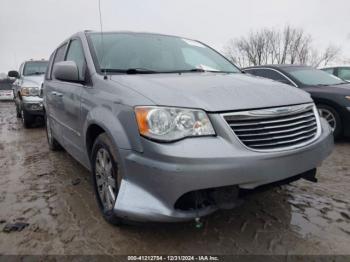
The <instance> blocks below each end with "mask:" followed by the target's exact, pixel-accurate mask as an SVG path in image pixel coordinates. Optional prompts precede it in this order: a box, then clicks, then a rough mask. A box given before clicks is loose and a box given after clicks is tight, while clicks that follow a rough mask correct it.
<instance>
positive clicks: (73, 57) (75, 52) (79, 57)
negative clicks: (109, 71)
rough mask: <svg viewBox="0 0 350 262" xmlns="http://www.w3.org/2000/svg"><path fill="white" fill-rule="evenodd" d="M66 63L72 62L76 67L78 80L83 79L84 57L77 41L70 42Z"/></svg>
mask: <svg viewBox="0 0 350 262" xmlns="http://www.w3.org/2000/svg"><path fill="white" fill-rule="evenodd" d="M65 60H66V61H74V62H75V63H76V64H77V66H78V71H79V78H80V79H83V78H84V74H85V57H84V52H83V47H82V45H81V43H80V41H79V40H78V39H74V40H72V41H71V42H70V44H69V48H68V52H67V57H66V59H65Z"/></svg>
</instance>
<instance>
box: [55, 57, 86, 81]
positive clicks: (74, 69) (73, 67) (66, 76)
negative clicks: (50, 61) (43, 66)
mask: <svg viewBox="0 0 350 262" xmlns="http://www.w3.org/2000/svg"><path fill="white" fill-rule="evenodd" d="M53 74H54V77H55V79H57V80H61V81H66V82H74V83H81V82H83V81H84V79H81V78H79V70H78V66H77V64H76V63H75V62H74V61H62V62H58V63H56V64H55V65H54V67H53Z"/></svg>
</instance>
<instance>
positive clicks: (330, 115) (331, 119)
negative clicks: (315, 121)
mask: <svg viewBox="0 0 350 262" xmlns="http://www.w3.org/2000/svg"><path fill="white" fill-rule="evenodd" d="M317 109H318V112H319V114H320V116H321V117H323V118H324V119H326V121H327V122H328V124H329V125H330V126H331V128H332V131H333V135H334V138H339V137H340V135H341V133H342V123H341V120H340V116H339V114H338V112H337V111H336V110H335V109H334V108H333V107H330V106H328V105H317Z"/></svg>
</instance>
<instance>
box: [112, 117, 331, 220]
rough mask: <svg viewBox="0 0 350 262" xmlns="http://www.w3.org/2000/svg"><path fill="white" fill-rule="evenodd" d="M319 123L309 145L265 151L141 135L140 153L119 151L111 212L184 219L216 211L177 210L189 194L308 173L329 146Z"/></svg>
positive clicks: (210, 140)
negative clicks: (161, 141) (118, 183)
mask: <svg viewBox="0 0 350 262" xmlns="http://www.w3.org/2000/svg"><path fill="white" fill-rule="evenodd" d="M321 126H322V134H321V136H320V137H319V138H318V139H317V140H315V141H313V142H312V143H311V144H309V145H307V146H304V147H302V148H298V149H294V150H288V151H281V152H269V153H262V152H254V151H251V150H249V149H247V148H245V147H244V146H242V144H241V143H240V142H239V141H238V140H237V138H235V137H234V136H232V137H230V138H224V137H221V136H217V137H201V138H196V139H185V140H183V141H179V142H177V143H173V144H159V143H155V142H152V141H149V140H146V139H144V140H143V145H144V148H145V150H144V152H143V153H138V152H135V151H131V150H121V152H120V154H121V156H120V157H121V161H122V165H121V169H122V170H121V172H122V174H123V179H122V182H121V186H120V190H119V193H118V197H117V201H116V204H115V207H114V212H115V213H116V214H117V215H118V216H119V217H123V218H125V219H128V220H134V221H158V222H176V221H186V220H190V219H193V218H195V217H198V216H205V215H208V214H210V213H212V212H214V211H215V210H217V209H218V206H217V205H210V204H209V205H205V206H204V207H202V208H199V209H184V208H179V206H180V207H181V205H179V204H178V203H179V201H181V198H182V197H184V196H186V194H188V193H189V192H193V191H198V190H208V189H209V190H212V189H216V188H221V187H229V186H231V187H233V188H237V189H254V188H256V187H259V186H261V185H266V184H271V183H274V182H276V181H282V180H288V179H291V178H293V177H296V178H298V177H302V176H303V175H305V176H310V173H307V172H308V171H309V172H312V170H313V169H314V168H315V167H317V166H319V165H320V164H321V162H322V161H323V160H324V159H325V158H326V157H327V156H328V155H329V154H330V153H331V150H332V148H333V135H332V133H331V129H330V127H329V125H328V124H327V123H326V121H325V120H323V119H322V120H321ZM214 191H215V190H214ZM231 193H232V196H233V195H234V194H235V192H231Z"/></svg>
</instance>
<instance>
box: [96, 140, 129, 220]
mask: <svg viewBox="0 0 350 262" xmlns="http://www.w3.org/2000/svg"><path fill="white" fill-rule="evenodd" d="M115 152H117V151H116V147H115V146H114V144H113V143H112V142H111V140H110V139H109V138H108V136H107V134H105V133H102V134H100V135H99V136H98V137H97V138H96V140H95V142H94V145H93V147H92V152H91V166H92V180H93V185H94V190H95V195H96V200H97V204H98V206H99V208H100V211H101V213H102V215H103V217H104V219H105V220H106V221H107V222H108V223H110V224H112V225H120V224H122V222H123V221H122V219H121V218H119V217H118V216H116V215H115V213H114V212H113V208H114V205H115V202H116V200H117V196H118V192H119V186H120V181H121V175H120V172H119V169H118V167H119V165H118V160H117V157H116V153H115Z"/></svg>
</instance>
